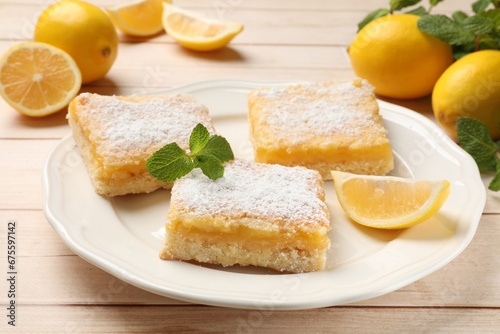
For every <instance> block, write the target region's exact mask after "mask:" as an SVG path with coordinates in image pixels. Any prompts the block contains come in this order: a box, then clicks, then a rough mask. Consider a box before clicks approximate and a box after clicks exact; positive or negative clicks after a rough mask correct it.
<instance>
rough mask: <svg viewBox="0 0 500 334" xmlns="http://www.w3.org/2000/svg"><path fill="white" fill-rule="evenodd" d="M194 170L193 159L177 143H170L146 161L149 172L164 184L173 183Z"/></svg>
mask: <svg viewBox="0 0 500 334" xmlns="http://www.w3.org/2000/svg"><path fill="white" fill-rule="evenodd" d="M193 168H194V166H193V162H192V161H191V158H190V157H189V156H188V155H187V154H186V152H185V151H184V150H183V149H182V148H180V146H179V145H177V143H170V144H167V145H165V146H163V147H162V148H160V149H159V150H158V151H156V152H155V153H153V155H152V156H151V157H150V158H149V159H148V160H147V161H146V169H147V170H148V172H149V173H150V174H151V175H153V176H154V177H156V178H157V179H159V180H160V181H163V182H173V181H175V180H176V179H178V178H181V177H183V176H184V175H186V174H187V173H189V172H190V171H191V170H192V169H193Z"/></svg>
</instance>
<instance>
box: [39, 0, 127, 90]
mask: <svg viewBox="0 0 500 334" xmlns="http://www.w3.org/2000/svg"><path fill="white" fill-rule="evenodd" d="M34 40H35V41H36V42H44V43H47V44H51V45H53V46H56V47H58V48H60V49H62V50H64V51H66V52H67V53H68V54H69V55H70V56H71V57H72V58H73V59H74V60H75V62H76V64H77V65H78V68H79V69H80V71H81V73H82V83H88V82H91V81H94V80H97V79H100V78H102V77H103V76H105V75H106V73H107V72H108V71H109V69H110V68H111V66H112V65H113V63H114V61H115V59H116V56H117V53H118V34H117V32H116V29H115V27H114V25H113V23H112V22H111V20H110V18H109V17H108V16H107V15H106V13H104V11H102V10H101V9H100V8H99V7H97V6H95V5H92V4H89V3H86V2H83V1H78V0H64V1H61V2H57V3H55V4H53V5H51V6H49V7H47V8H46V9H45V10H44V11H43V12H42V14H41V15H40V17H39V19H38V22H37V24H36V27H35V35H34Z"/></svg>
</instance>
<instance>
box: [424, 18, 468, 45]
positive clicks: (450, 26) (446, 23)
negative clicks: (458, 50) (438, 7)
mask: <svg viewBox="0 0 500 334" xmlns="http://www.w3.org/2000/svg"><path fill="white" fill-rule="evenodd" d="M418 28H419V29H420V30H422V31H423V32H425V33H427V34H429V35H432V36H434V37H437V38H439V39H440V40H442V41H445V42H447V43H448V44H451V45H464V44H472V45H473V44H474V38H475V35H474V34H472V33H471V32H469V31H467V30H466V29H464V28H463V27H462V26H461V25H460V24H459V23H458V22H455V21H453V20H452V19H451V18H449V17H447V16H445V15H426V16H423V17H421V18H420V19H419V20H418Z"/></svg>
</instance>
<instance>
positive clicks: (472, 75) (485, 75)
mask: <svg viewBox="0 0 500 334" xmlns="http://www.w3.org/2000/svg"><path fill="white" fill-rule="evenodd" d="M432 108H433V110H434V115H435V116H436V119H437V121H438V123H439V124H440V125H441V126H442V127H443V128H444V130H445V131H446V132H447V133H448V134H449V135H450V137H452V138H453V139H455V140H456V139H457V127H456V122H457V118H459V117H472V118H475V119H478V120H480V121H481V122H483V123H484V124H485V125H486V126H487V127H488V129H489V131H490V135H491V136H492V137H493V138H494V139H500V51H497V50H483V51H477V52H473V53H470V54H468V55H466V56H464V57H462V58H460V59H459V60H457V61H456V62H455V63H454V64H453V65H451V66H450V67H449V68H448V69H447V70H446V71H445V72H444V73H443V75H442V76H441V77H440V78H439V80H438V82H437V83H436V86H435V87H434V91H433V92H432Z"/></svg>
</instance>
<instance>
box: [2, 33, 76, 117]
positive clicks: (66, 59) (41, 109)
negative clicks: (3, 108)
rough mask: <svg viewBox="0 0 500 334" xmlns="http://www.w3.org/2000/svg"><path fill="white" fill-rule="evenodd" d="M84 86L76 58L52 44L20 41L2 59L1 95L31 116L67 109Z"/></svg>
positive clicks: (14, 106) (17, 108)
mask: <svg viewBox="0 0 500 334" xmlns="http://www.w3.org/2000/svg"><path fill="white" fill-rule="evenodd" d="M81 85H82V76H81V74H80V70H79V69H78V66H77V65H76V62H75V61H74V60H73V58H71V57H70V56H69V54H67V53H66V52H64V51H63V50H61V49H59V48H56V47H54V46H51V45H49V44H45V43H39V42H24V43H19V44H16V45H14V46H12V47H10V48H9V49H8V50H7V51H6V52H5V53H4V54H3V56H2V58H1V59H0V95H1V96H2V97H3V98H4V99H5V101H6V102H7V103H8V104H10V105H11V106H12V107H13V108H14V109H16V110H17V111H19V112H20V113H22V114H24V115H27V116H34V117H41V116H46V115H50V114H52V113H55V112H57V111H59V110H61V109H63V108H64V107H66V106H67V105H68V104H69V102H71V100H72V99H73V98H74V97H75V96H76V94H77V93H78V91H79V90H80V87H81Z"/></svg>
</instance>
